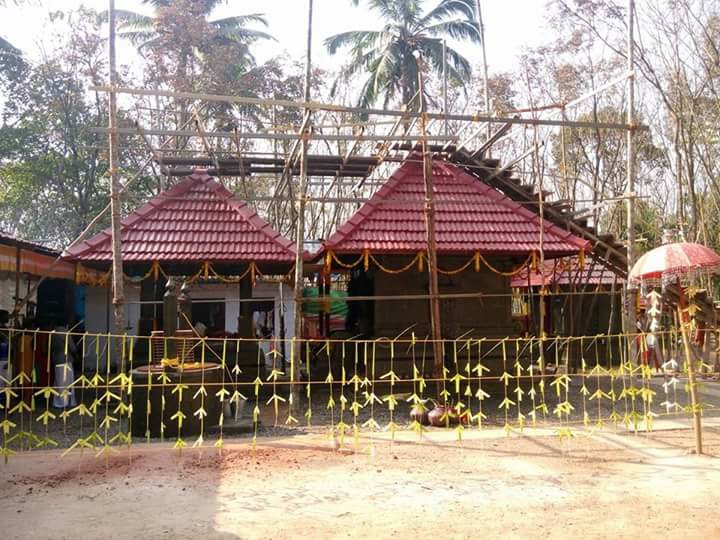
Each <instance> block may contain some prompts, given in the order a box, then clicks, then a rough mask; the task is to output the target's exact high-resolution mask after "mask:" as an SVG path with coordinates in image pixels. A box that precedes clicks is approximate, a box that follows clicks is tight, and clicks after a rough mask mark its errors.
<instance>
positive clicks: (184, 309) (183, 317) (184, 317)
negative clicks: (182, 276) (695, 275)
mask: <svg viewBox="0 0 720 540" xmlns="http://www.w3.org/2000/svg"><path fill="white" fill-rule="evenodd" d="M178 310H179V315H180V330H192V298H190V285H188V284H187V282H185V283H183V285H182V287H181V288H180V296H178Z"/></svg>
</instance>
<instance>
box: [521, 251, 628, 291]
mask: <svg viewBox="0 0 720 540" xmlns="http://www.w3.org/2000/svg"><path fill="white" fill-rule="evenodd" d="M569 263H570V270H569V271H568V269H567V265H563V264H560V265H558V264H556V261H545V271H544V272H543V273H542V274H543V275H541V274H540V270H539V269H538V270H537V271H535V272H530V287H540V286H541V285H545V286H551V285H561V286H565V285H573V286H578V287H582V286H586V285H590V286H608V287H609V286H612V284H613V283H615V284H616V286H617V287H618V289H619V288H620V287H622V285H623V284H624V283H625V279H624V278H623V277H622V276H618V275H617V274H615V273H614V272H613V271H612V270H610V269H609V268H606V267H604V266H602V264H600V263H593V261H586V262H585V264H584V266H583V267H582V268H580V263H579V261H578V259H577V257H573V258H572V259H570V260H569ZM543 280H544V283H543ZM511 286H512V287H517V288H520V289H525V288H527V287H528V271H527V270H523V271H522V272H520V273H519V274H518V275H516V276H514V277H513V278H512V280H511Z"/></svg>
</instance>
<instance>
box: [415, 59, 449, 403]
mask: <svg viewBox="0 0 720 540" xmlns="http://www.w3.org/2000/svg"><path fill="white" fill-rule="evenodd" d="M418 64H419V65H420V69H419V70H418V87H419V89H420V112H421V113H424V112H425V94H424V87H423V86H424V83H423V76H422V58H420V57H418ZM420 129H421V133H422V137H423V140H422V153H423V180H424V184H425V223H426V234H427V259H428V265H427V266H428V278H429V279H428V281H429V292H430V330H431V334H432V339H433V372H434V373H433V375H434V376H435V377H436V378H438V379H439V378H440V377H442V376H443V367H444V362H443V344H442V326H441V325H442V322H441V320H440V300H439V298H438V295H439V294H440V287H439V285H438V269H437V243H436V238H435V205H434V200H433V199H434V197H433V173H432V154H431V153H430V151H429V149H428V144H427V138H426V136H427V117H426V116H424V115H422V116H421V117H420ZM439 384H440V383H438V385H439ZM439 394H440V392H439V388H438V395H439Z"/></svg>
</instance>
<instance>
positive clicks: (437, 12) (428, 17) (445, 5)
mask: <svg viewBox="0 0 720 540" xmlns="http://www.w3.org/2000/svg"><path fill="white" fill-rule="evenodd" d="M457 15H459V16H460V18H461V19H463V20H467V21H472V22H473V23H474V24H477V23H475V6H474V0H441V2H440V3H439V4H438V5H437V6H435V7H434V8H433V9H431V10H430V11H428V12H427V13H426V14H425V16H423V17H422V18H421V19H420V20H419V21H418V27H420V28H423V27H426V26H429V25H431V24H433V23H436V22H438V21H442V20H445V19H447V18H448V17H454V16H457Z"/></svg>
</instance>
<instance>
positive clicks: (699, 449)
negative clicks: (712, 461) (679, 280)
mask: <svg viewBox="0 0 720 540" xmlns="http://www.w3.org/2000/svg"><path fill="white" fill-rule="evenodd" d="M678 286H679V284H678ZM684 304H685V293H684V291H683V289H682V287H680V301H679V302H678V308H677V310H678V321H679V323H680V334H681V335H682V341H683V348H684V349H685V361H686V362H687V370H688V386H689V387H690V406H691V407H692V416H693V431H695V453H696V454H698V455H700V454H702V453H703V444H702V418H701V416H700V406H699V403H698V397H697V382H696V380H695V366H694V365H693V359H692V353H691V351H690V338H689V337H688V335H687V326H688V325H689V320H688V316H687V312H685V311H684V307H685V306H684Z"/></svg>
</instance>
